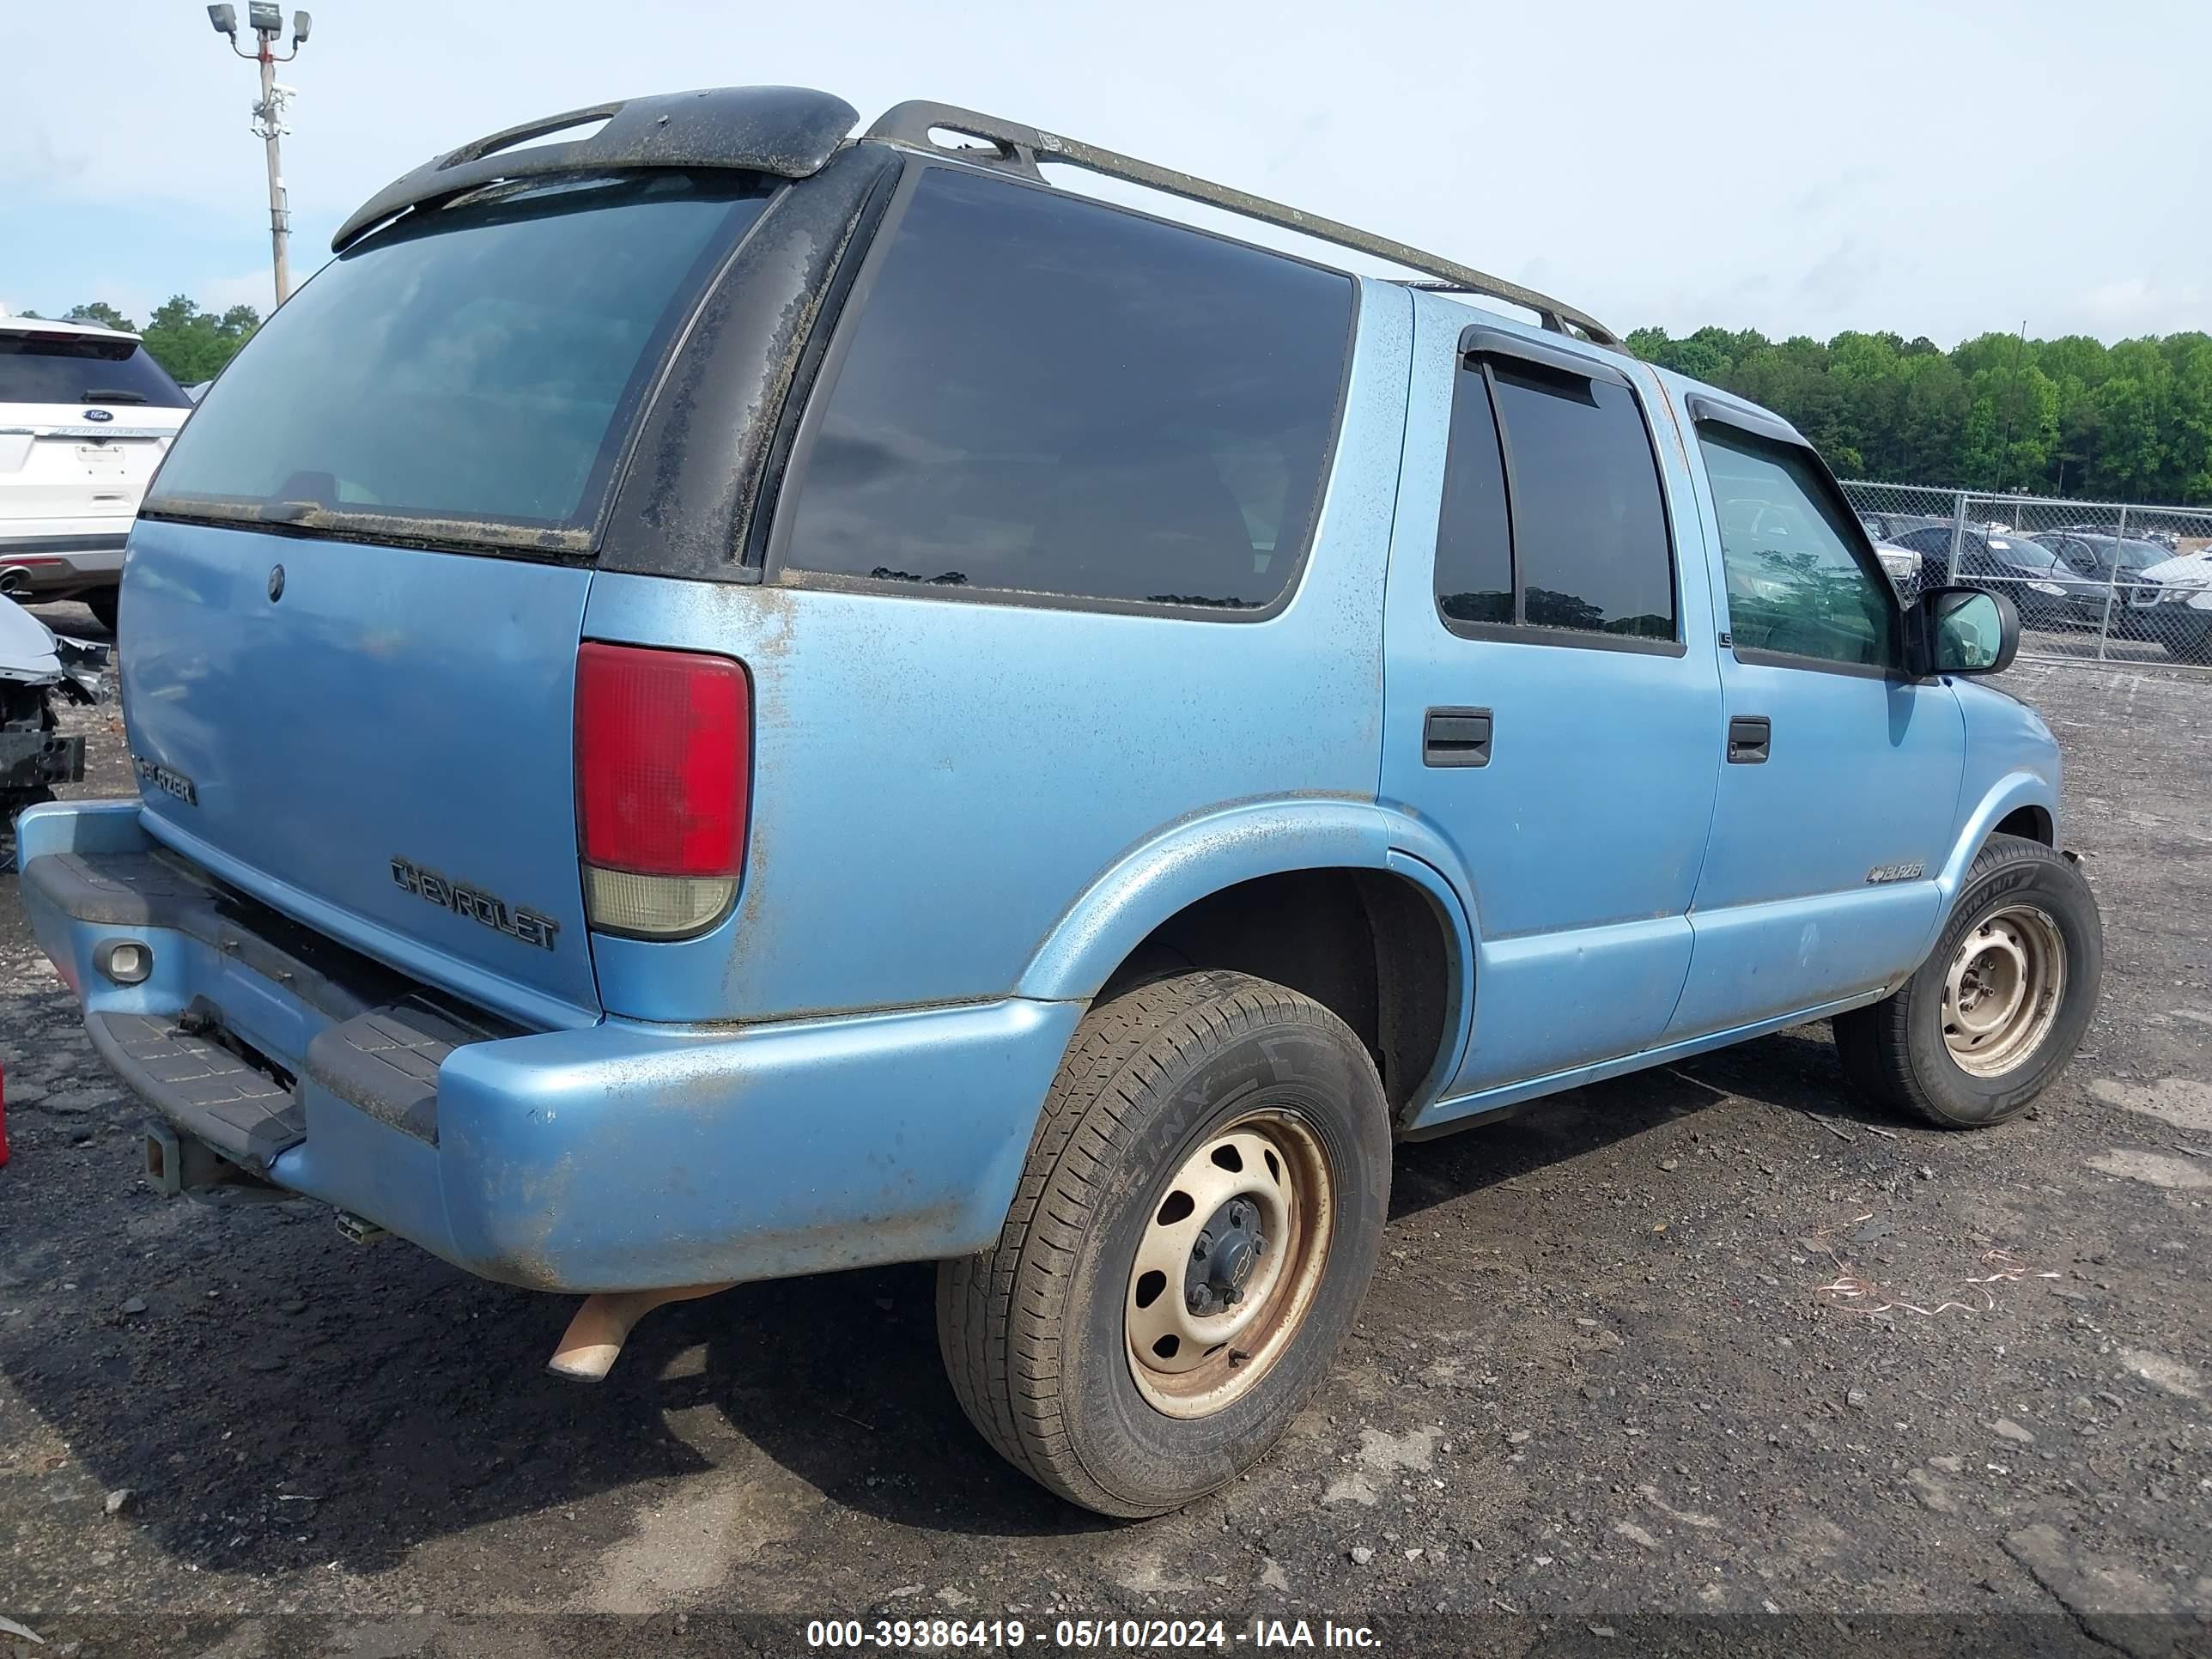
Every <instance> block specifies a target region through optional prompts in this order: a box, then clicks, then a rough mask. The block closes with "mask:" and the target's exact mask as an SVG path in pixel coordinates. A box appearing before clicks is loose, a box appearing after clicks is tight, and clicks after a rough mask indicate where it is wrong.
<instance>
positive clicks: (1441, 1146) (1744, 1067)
mask: <svg viewBox="0 0 2212 1659" xmlns="http://www.w3.org/2000/svg"><path fill="white" fill-rule="evenodd" d="M1730 1098H1734V1099H1740V1100H1744V1101H1748V1102H1750V1103H1753V1105H1757V1106H1763V1107H1766V1108H1768V1109H1774V1110H1778V1111H1784V1112H1795V1113H1799V1114H1803V1115H1808V1118H1810V1119H1816V1120H1820V1121H1822V1122H1825V1123H1827V1124H1829V1125H1832V1126H1833V1127H1832V1130H1831V1131H1830V1132H1831V1133H1838V1134H1841V1135H1844V1136H1847V1137H1853V1138H1855V1137H1856V1136H1857V1133H1859V1130H1860V1129H1861V1128H1863V1127H1865V1126H1869V1125H1870V1126H1872V1127H1875V1128H1876V1129H1880V1130H1881V1131H1883V1132H1885V1133H1896V1132H1898V1131H1899V1130H1900V1129H1901V1128H1903V1127H1908V1126H1907V1125H1906V1124H1905V1122H1904V1121H1903V1120H1900V1119H1899V1117H1898V1115H1897V1114H1896V1113H1894V1112H1893V1111H1891V1110H1890V1109H1887V1107H1884V1106H1881V1105H1879V1104H1877V1103H1875V1102H1872V1101H1869V1100H1868V1099H1866V1098H1865V1097H1863V1096H1862V1095H1860V1094H1859V1093H1858V1091H1857V1090H1856V1089H1855V1088H1853V1087H1852V1085H1850V1082H1849V1081H1848V1079H1845V1077H1844V1072H1843V1067H1842V1065H1841V1063H1840V1062H1839V1061H1838V1059H1837V1057H1836V1048H1835V1044H1834V1042H1832V1040H1831V1039H1830V1036H1829V1034H1828V1027H1827V1025H1826V1024H1825V1023H1822V1024H1813V1025H1802V1026H1796V1027H1794V1028H1792V1029H1790V1030H1785V1031H1778V1032H1775V1033H1774V1034H1772V1035H1771V1036H1764V1037H1759V1038H1755V1039H1754V1040H1753V1041H1751V1042H1746V1043H1742V1044H1741V1045H1738V1046H1737V1047H1735V1048H1722V1049H1717V1050H1715V1051H1713V1052H1711V1053H1710V1054H1699V1055H1695V1056H1693V1057H1692V1058H1690V1059H1688V1060H1683V1061H1680V1062H1679V1063H1678V1064H1675V1065H1672V1066H1653V1067H1651V1068H1650V1069H1649V1070H1646V1071H1641V1072H1632V1073H1629V1074H1628V1075H1627V1076H1626V1077H1620V1078H1613V1079H1609V1080H1608V1081H1607V1082H1603V1083H1594V1084H1590V1085H1586V1086H1584V1087H1583V1088H1579V1089H1571V1090H1568V1091H1565V1092H1563V1093H1560V1094H1556V1095H1547V1096H1544V1097H1541V1098H1540V1099H1537V1100H1534V1101H1530V1102H1528V1103H1526V1104H1525V1105H1523V1106H1520V1107H1516V1108H1508V1109H1506V1111H1504V1113H1501V1114H1498V1115H1494V1116H1492V1117H1491V1118H1490V1119H1488V1120H1479V1121H1475V1122H1474V1124H1473V1125H1472V1126H1471V1127H1469V1128H1468V1129H1467V1130H1465V1131H1463V1132H1462V1133H1455V1134H1450V1135H1445V1136H1443V1137H1440V1138H1437V1139H1431V1140H1422V1141H1414V1142H1412V1143H1409V1144H1407V1145H1404V1146H1400V1147H1399V1149H1398V1157H1397V1161H1396V1165H1395V1170H1394V1171H1393V1177H1394V1178H1393V1181H1392V1183H1391V1192H1390V1216H1391V1219H1392V1220H1394V1221H1395V1220H1399V1219H1401V1218H1405V1217H1407V1216H1410V1215H1417V1214H1419V1212H1421V1211H1423V1210H1425V1209H1427V1208H1429V1207H1431V1206H1432V1205H1437V1204H1442V1203H1446V1202H1449V1200H1453V1199H1455V1198H1459V1197H1462V1196H1464V1195H1465V1194H1468V1193H1473V1192H1479V1191H1480V1190H1481V1189H1482V1188H1486V1187H1489V1186H1493V1185H1496V1184H1497V1183H1498V1182H1504V1181H1511V1180H1515V1179H1517V1178H1519V1177H1521V1176H1528V1175H1531V1174H1534V1173H1535V1172H1536V1171H1537V1170H1542V1169H1544V1168H1547V1166H1550V1165H1554V1164H1562V1163H1565V1162H1566V1161H1567V1160H1569V1159H1571V1158H1576V1157H1577V1156H1579V1155H1581V1154H1583V1153H1585V1152H1595V1151H1596V1150H1598V1149H1599V1148H1601V1147H1603V1146H1611V1145H1613V1143H1615V1142H1617V1141H1621V1140H1626V1139H1631V1138H1632V1137H1633V1136H1636V1135H1638V1134H1642V1133H1644V1132H1646V1131H1647V1130H1651V1129H1656V1128H1659V1127H1662V1126H1664V1125H1666V1124H1668V1123H1670V1122H1672V1121H1674V1120H1675V1119H1677V1118H1680V1117H1684V1116H1687V1115H1691V1114H1692V1113H1696V1112H1699V1111H1702V1110H1704V1109H1707V1108H1709V1107H1711V1106H1713V1105H1715V1104H1716V1103H1718V1102H1720V1101H1722V1100H1723V1099H1730ZM1806 1127H1807V1129H1808V1132H1810V1133H1820V1132H1821V1131H1820V1128H1819V1127H1818V1125H1817V1124H1815V1123H1814V1122H1812V1121H1808V1124H1807V1126H1806Z"/></svg>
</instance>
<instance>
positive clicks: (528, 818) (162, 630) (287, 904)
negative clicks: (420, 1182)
mask: <svg viewBox="0 0 2212 1659" xmlns="http://www.w3.org/2000/svg"><path fill="white" fill-rule="evenodd" d="M279 569H281V570H282V572H283V577H282V580H281V584H280V583H279V580H278V578H277V576H276V572H277V571H278V570H279ZM590 583H591V575H590V573H589V572H588V571H586V570H584V569H580V568H574V567H568V566H561V565H550V564H538V563H531V562H523V561H520V560H514V559H507V558H499V557H492V556H467V555H460V554H454V553H447V552H426V551H422V550H416V549H409V548H401V547H376V546H368V545H363V544H359V543H350V542H326V541H319V540H312V539H307V538H301V537H296V536H282V535H276V534H272V533H270V532H263V531H256V530H247V529H239V528H228V527H217V526H201V525H185V524H176V523H164V522H160V521H154V520H141V521H140V523H139V524H138V525H137V527H136V529H135V530H134V531H133V532H132V534H131V579H130V593H129V597H128V599H127V602H126V605H125V616H126V617H127V618H128V620H127V622H126V623H125V631H126V635H127V641H128V642H127V647H126V648H125V650H124V651H123V652H122V653H121V658H122V684H123V702H124V714H125V721H126V723H127V726H128V730H129V733H130V746H131V759H132V763H133V765H134V767H135V768H136V769H137V773H138V776H139V784H140V791H141V793H142V794H143V797H144V799H145V803H146V817H147V827H148V828H149V829H151V830H152V831H153V832H154V833H155V835H156V836H160V837H161V839H163V840H165V841H167V842H171V843H172V844H173V845H175V846H177V847H178V848H179V849H180V850H182V851H184V852H185V853H186V854H190V855H191V856H193V857H195V858H197V859H199V860H201V861H202V862H204V863H205V864H206V865H208V866H209V867H210V869H212V870H213V871H214V872H216V874H218V875H221V876H222V877H224V878H227V879H228V880H230V881H232V882H233V883H234V884H236V885H238V886H240V887H243V888H245V889H246V890H248V891H250V892H252V893H253V894H254V895H255V896H258V897H260V898H262V899H264V900H265V901H266V902H269V903H270V904H273V905H275V906H276V907H277V908H279V909H283V910H288V911H289V912H291V913H292V914H293V915H296V916H298V917H299V918H300V919H301V921H306V922H307V923H309V924H310V925H311V926H314V927H319V928H321V929H323V930H324V931H325V932H327V933H331V934H333V935H335V936H337V937H339V938H341V939H344V940H346V942H348V943H349V944H351V945H354V946H356V948H358V949H360V950H362V951H367V952H368V953H369V954H370V955H373V956H376V957H382V958H383V959H385V960H386V961H387V962H390V963H392V964H393V965H394V966H396V967H399V968H403V969H407V970H408V971H410V972H412V973H415V974H416V975H419V976H421V977H422V978H425V979H428V980H430V981H434V982H440V983H443V984H445V985H447V987H450V988H452V989H453V990H454V991H456V992H458V993H459V994H463V995H465V996H468V997H470V998H471V999H472V1000H477V1001H480V1002H482V1003H483V1004H485V1005H487V1006H491V1007H495V1008H498V1009H500V1010H501V1011H502V1012H507V1013H509V1014H511V1015H513V1016H514V1017H515V1018H520V1019H523V1020H526V1021H530V1022H532V1023H540V1024H574V1023H575V1022H576V1020H577V1019H578V1018H590V1017H592V1015H593V1014H595V1013H596V1012H597V1010H598V1006H599V1003H598V996H597V993H596V990H595V987H594V984H593V981H592V963H591V951H590V946H589V942H588V940H587V939H586V936H585V929H584V918H583V908H582V894H581V885H580V877H579V875H578V872H577V862H576V821H575V775H574V734H573V725H574V715H573V710H572V705H573V702H574V678H575V666H576V646H577V641H578V636H579V635H580V630H581V628H582V618H583V611H584V598H585V594H586V591H587V589H588V588H589V586H590Z"/></svg>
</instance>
